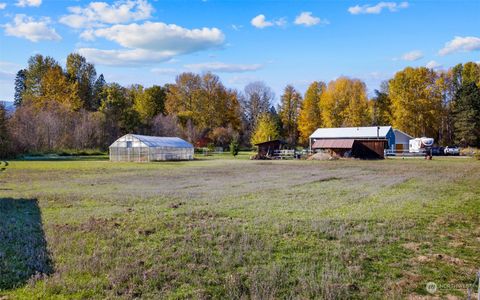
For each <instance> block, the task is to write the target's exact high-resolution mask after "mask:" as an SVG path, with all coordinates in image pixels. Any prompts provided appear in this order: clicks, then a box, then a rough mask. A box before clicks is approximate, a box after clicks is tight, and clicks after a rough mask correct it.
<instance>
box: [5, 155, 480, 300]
mask: <svg viewBox="0 0 480 300" xmlns="http://www.w3.org/2000/svg"><path fill="white" fill-rule="evenodd" d="M227 157H228V156H225V158H222V159H204V160H198V161H192V162H168V163H149V164H141V163H110V162H108V161H104V160H103V161H81V160H76V161H68V160H67V161H14V162H11V164H10V166H9V167H8V168H7V170H6V171H5V172H2V173H0V298H2V296H6V299H10V298H12V299H16V298H19V299H22V298H24V299H33V298H79V299H80V298H97V299H104V298H125V299H130V298H140V297H141V298H147V299H148V298H157V299H158V298H166V299H179V298H200V299H202V298H217V299H218V298H232V299H239V298H252V299H270V298H297V299H298V298H300V299H306V298H324V299H333V298H358V299H364V298H372V299H375V298H390V299H392V298H405V297H419V298H420V297H427V296H440V297H447V296H450V297H453V296H457V297H460V298H462V297H463V298H464V297H465V296H466V292H467V288H468V286H469V285H470V284H472V283H473V281H474V280H475V272H476V271H477V270H478V269H479V268H480V214H479V212H480V162H479V161H474V160H472V159H452V158H436V159H434V160H433V161H424V160H421V159H409V160H401V159H395V160H392V159H388V160H384V161H357V160H341V161H325V162H315V161H249V160H240V159H236V160H233V159H227ZM427 282H435V283H436V284H437V286H438V290H437V291H436V292H435V293H434V294H433V295H431V294H429V293H428V292H427V291H426V289H425V285H426V283H427ZM2 299H4V298H2Z"/></svg>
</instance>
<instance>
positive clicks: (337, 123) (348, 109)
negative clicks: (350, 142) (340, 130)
mask: <svg viewBox="0 0 480 300" xmlns="http://www.w3.org/2000/svg"><path fill="white" fill-rule="evenodd" d="M320 110H321V114H322V121H323V125H324V127H349V126H366V125H369V124H370V123H371V114H370V108H369V104H368V98H367V91H366V87H365V83H363V82H362V81H361V80H359V79H351V78H348V77H340V78H338V79H337V80H333V81H330V82H329V83H328V87H327V89H326V90H325V92H324V93H323V94H322V96H321V98H320Z"/></svg>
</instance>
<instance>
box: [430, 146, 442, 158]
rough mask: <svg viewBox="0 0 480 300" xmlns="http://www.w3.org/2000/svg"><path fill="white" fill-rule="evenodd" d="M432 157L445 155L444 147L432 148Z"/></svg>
mask: <svg viewBox="0 0 480 300" xmlns="http://www.w3.org/2000/svg"><path fill="white" fill-rule="evenodd" d="M432 155H435V156H441V155H445V148H444V147H432Z"/></svg>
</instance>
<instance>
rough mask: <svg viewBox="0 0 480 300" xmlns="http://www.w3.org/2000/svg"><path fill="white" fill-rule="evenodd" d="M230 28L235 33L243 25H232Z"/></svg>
mask: <svg viewBox="0 0 480 300" xmlns="http://www.w3.org/2000/svg"><path fill="white" fill-rule="evenodd" d="M232 28H233V30H235V31H240V29H242V28H243V25H235V24H232Z"/></svg>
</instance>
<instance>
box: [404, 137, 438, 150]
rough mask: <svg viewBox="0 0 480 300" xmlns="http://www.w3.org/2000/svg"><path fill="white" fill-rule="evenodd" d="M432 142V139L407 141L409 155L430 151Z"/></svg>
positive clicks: (422, 138) (424, 138)
mask: <svg viewBox="0 0 480 300" xmlns="http://www.w3.org/2000/svg"><path fill="white" fill-rule="evenodd" d="M433 142H434V140H433V139H432V138H427V137H421V138H416V139H411V140H410V141H409V149H408V150H409V152H410V153H422V152H426V151H427V150H428V151H429V150H431V149H432V146H433Z"/></svg>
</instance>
